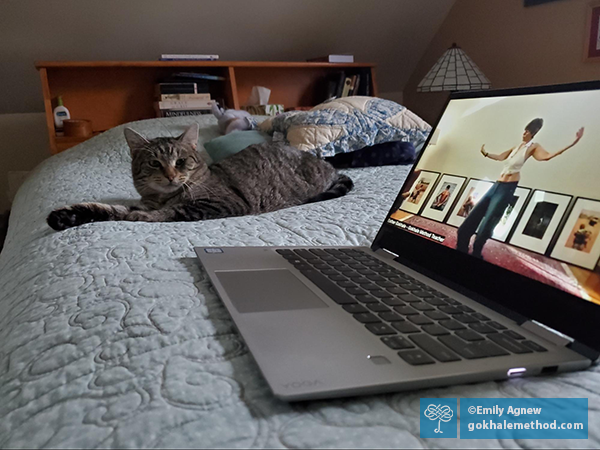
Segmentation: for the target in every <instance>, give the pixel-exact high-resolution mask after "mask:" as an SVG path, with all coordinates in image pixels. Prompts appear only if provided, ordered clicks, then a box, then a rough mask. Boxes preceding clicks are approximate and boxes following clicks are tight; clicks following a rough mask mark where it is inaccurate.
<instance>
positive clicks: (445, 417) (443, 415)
mask: <svg viewBox="0 0 600 450" xmlns="http://www.w3.org/2000/svg"><path fill="white" fill-rule="evenodd" d="M423 414H425V417H427V418H428V419H429V420H437V421H438V427H437V428H436V429H435V430H434V431H435V432H436V433H443V431H442V430H441V426H442V422H449V421H450V419H452V416H453V415H454V412H453V411H452V408H450V407H449V406H447V405H433V404H432V405H429V406H428V407H427V409H426V410H425V411H424V412H423Z"/></svg>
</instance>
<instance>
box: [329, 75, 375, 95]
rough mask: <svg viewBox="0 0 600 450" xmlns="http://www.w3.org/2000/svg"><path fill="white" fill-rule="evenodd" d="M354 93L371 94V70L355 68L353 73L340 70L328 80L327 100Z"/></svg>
mask: <svg viewBox="0 0 600 450" xmlns="http://www.w3.org/2000/svg"><path fill="white" fill-rule="evenodd" d="M352 95H366V96H370V95H371V71H370V70H368V69H366V70H358V71H356V70H354V71H353V72H352V73H351V74H349V73H346V72H339V73H338V74H337V75H335V76H333V77H331V78H329V80H328V81H327V94H326V97H327V100H329V99H332V98H341V97H350V96H352Z"/></svg>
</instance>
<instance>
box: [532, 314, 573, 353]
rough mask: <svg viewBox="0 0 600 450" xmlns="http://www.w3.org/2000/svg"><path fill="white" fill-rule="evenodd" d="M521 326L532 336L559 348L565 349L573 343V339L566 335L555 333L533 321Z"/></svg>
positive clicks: (553, 330) (552, 329)
mask: <svg viewBox="0 0 600 450" xmlns="http://www.w3.org/2000/svg"><path fill="white" fill-rule="evenodd" d="M521 326H522V327H523V328H525V329H526V330H528V331H531V332H532V333H533V334H535V335H537V336H539V337H541V338H542V339H546V340H547V341H550V342H552V343H553V344H555V345H558V346H560V347H566V346H567V345H569V344H571V343H572V342H574V341H575V339H573V338H571V337H569V336H567V335H566V334H563V333H561V332H560V331H556V330H555V329H554V328H550V327H549V326H547V325H544V324H543V323H540V322H537V321H535V320H528V321H527V322H524V323H522V324H521Z"/></svg>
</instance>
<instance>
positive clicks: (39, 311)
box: [0, 117, 600, 448]
mask: <svg viewBox="0 0 600 450" xmlns="http://www.w3.org/2000/svg"><path fill="white" fill-rule="evenodd" d="M192 120H199V121H201V122H202V124H203V125H204V128H202V130H201V139H202V140H203V141H205V140H208V139H210V138H212V137H215V136H216V135H217V129H216V126H215V122H214V120H213V119H212V118H208V117H207V118H204V117H203V118H200V119H189V118H181V119H161V121H157V120H151V121H144V122H138V123H135V124H133V126H134V128H135V129H136V130H138V131H140V132H142V133H145V134H147V135H148V136H157V135H165V134H168V133H173V134H175V133H179V132H181V131H182V130H183V125H184V124H186V123H190V122H191V121H192ZM129 170H130V169H129V154H128V151H127V148H126V145H125V141H124V139H123V137H122V127H118V128H116V129H113V130H110V131H108V132H106V133H104V134H102V135H100V136H98V137H96V138H94V139H91V140H90V141H87V142H85V143H83V144H81V145H79V146H77V147H76V148H74V149H71V150H69V151H66V152H64V153H62V154H60V155H58V156H55V157H52V158H50V159H49V160H47V161H45V162H44V163H43V164H42V165H41V166H39V167H38V168H37V169H36V170H35V172H34V173H33V174H32V176H31V177H30V178H29V179H28V180H27V181H26V182H25V184H24V185H23V187H22V188H21V190H20V191H19V193H18V195H17V198H16V200H15V204H14V208H13V211H12V215H11V218H10V229H9V233H8V237H7V242H6V246H5V248H4V250H3V251H2V253H1V254H0V447H3V448H21V447H53V448H59V447H60V448H73V447H85V448H95V447H99V448H115V447H119V448H129V447H176V448H184V447H213V448H214V447H228V448H234V447H235V448H237V447H240V448H244V447H246V448H248V447H250V448H263V447H276V448H281V447H287V448H298V447H300V448H302V447H312V448H315V447H321V448H323V447H346V448H347V447H370V448H406V447H408V448H429V447H432V448H438V447H439V448H444V447H471V448H481V447H488V448H489V447H503V448H520V447H524V448H529V447H547V448H548V447H551V448H554V447H555V448H562V447H565V446H568V447H588V448H597V447H598V446H599V445H600V432H599V431H598V429H597V428H596V427H594V426H593V424H594V423H596V424H597V423H600V414H599V413H598V407H599V406H600V401H599V399H600V397H599V393H600V373H599V372H598V370H597V368H596V369H592V370H589V371H587V372H581V373H574V374H568V375H563V376H560V377H555V378H538V379H520V380H513V381H511V382H502V383H496V382H490V383H482V384H476V385H467V386H455V387H449V388H443V389H431V390H423V391H417V392H408V393H399V394H395V395H381V396H370V397H363V398H353V399H346V400H333V401H318V402H306V403H302V404H295V405H294V404H293V405H290V404H286V403H284V402H281V401H278V400H276V399H274V398H273V397H272V396H271V394H270V391H269V389H268V387H267V385H266V384H265V382H264V381H263V379H262V378H261V375H260V374H259V371H258V369H257V367H256V365H255V363H254V362H253V360H252V358H251V356H250V354H249V353H248V350H247V349H246V347H245V346H244V344H243V343H242V341H241V340H240V338H239V337H238V335H237V334H236V332H235V330H234V329H233V326H232V323H231V321H230V319H229V317H228V313H227V311H226V310H225V309H224V307H223V306H222V305H221V303H220V301H219V299H218V297H217V296H216V295H215V292H214V291H213V289H212V288H211V285H210V283H209V281H208V279H207V277H206V275H205V274H204V273H203V272H202V270H201V269H200V267H199V265H198V263H197V262H196V260H195V259H194V253H193V250H192V248H193V247H194V246H226V245H338V244H342V245H348V244H349V245H368V244H369V243H370V241H371V240H372V239H373V238H374V236H375V234H376V232H377V229H378V226H379V224H380V222H381V221H382V219H383V218H384V216H385V213H386V212H387V209H388V208H389V206H390V204H391V202H392V201H393V198H394V196H395V195H396V193H397V190H398V187H399V185H400V183H401V182H402V180H403V179H404V177H405V176H406V173H407V170H408V168H407V167H402V166H400V167H384V168H368V169H360V170H354V171H349V174H350V176H351V177H352V178H353V179H354V181H355V184H356V189H355V190H354V191H352V192H351V193H350V194H349V195H348V196H346V197H343V198H340V199H336V200H331V201H327V202H322V203H316V204H311V205H305V206H300V207H296V208H290V209H287V210H283V211H278V212H274V213H270V214H264V215H261V216H251V217H240V218H230V219H224V220H213V221H206V222H197V223H141V222H138V223H126V222H111V223H93V224H88V225H85V226H82V227H79V228H75V229H70V230H67V231H64V232H54V231H52V230H51V229H50V228H49V227H48V226H47V225H46V223H45V217H46V215H47V214H48V213H49V212H50V211H51V210H52V209H53V208H56V207H59V206H63V205H67V204H71V203H76V202H81V201H103V202H119V201H120V200H127V201H131V200H132V199H135V198H136V192H135V190H134V188H133V185H132V182H131V178H130V173H129ZM438 396H439V397H459V398H460V397H531V396H533V397H587V398H589V399H590V402H589V404H590V413H589V422H590V439H589V440H587V441H572V442H569V441H513V440H506V441H501V442H500V441H494V440H487V441H484V440H482V441H459V440H448V439H421V438H419V398H421V397H438Z"/></svg>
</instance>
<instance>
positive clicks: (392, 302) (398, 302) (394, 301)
mask: <svg viewBox="0 0 600 450" xmlns="http://www.w3.org/2000/svg"><path fill="white" fill-rule="evenodd" d="M381 301H382V302H383V303H385V304H386V305H389V306H404V305H405V303H404V302H403V301H401V300H398V299H397V298H384V299H381Z"/></svg>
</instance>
